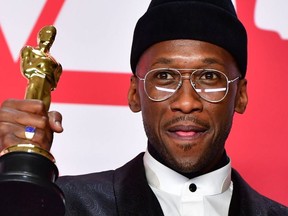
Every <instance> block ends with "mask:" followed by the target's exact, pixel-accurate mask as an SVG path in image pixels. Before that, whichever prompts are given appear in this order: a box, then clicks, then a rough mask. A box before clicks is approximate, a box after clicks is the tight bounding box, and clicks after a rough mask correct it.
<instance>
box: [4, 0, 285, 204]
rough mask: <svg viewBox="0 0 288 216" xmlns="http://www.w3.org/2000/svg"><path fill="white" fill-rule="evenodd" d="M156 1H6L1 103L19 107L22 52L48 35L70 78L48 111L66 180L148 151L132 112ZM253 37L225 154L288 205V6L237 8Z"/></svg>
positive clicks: (269, 1) (269, 2) (252, 2)
mask: <svg viewBox="0 0 288 216" xmlns="http://www.w3.org/2000/svg"><path fill="white" fill-rule="evenodd" d="M149 2H150V1H149V0H141V1H135V0H121V1H118V0H105V1H100V0H97V1H95V0H83V1H77V0H66V1H64V0H30V1H21V0H9V1H8V0H0V65H1V71H0V86H1V93H0V101H3V100H4V99H5V98H11V97H12V98H22V97H23V95H24V91H25V85H26V80H25V79H24V78H22V77H21V75H20V71H19V51H20V49H21V48H22V47H23V46H24V45H25V44H28V45H32V46H35V45H36V35H37V32H38V31H39V30H40V28H41V27H43V26H44V25H47V24H53V25H55V26H56V28H57V29H58V35H57V38H56V41H55V44H54V45H53V47H52V49H51V53H52V55H53V56H54V57H55V58H56V59H57V60H58V61H59V62H61V64H62V66H63V68H64V73H63V76H62V77H61V80H60V82H59V87H58V89H57V90H56V91H55V92H54V93H53V95H52V100H53V104H52V107H51V110H52V109H54V110H58V111H60V112H61V113H62V114H63V116H64V122H63V124H64V127H65V131H64V133H62V134H60V135H58V134H57V135H56V136H55V142H54V146H53V148H52V153H53V154H54V156H55V157H56V159H57V165H58V168H59V170H60V173H61V175H67V174H69V175H70V174H71V175H74V174H82V173H87V172H95V171H101V170H106V169H114V168H117V167H118V166H121V165H122V164H124V163H125V162H126V161H128V160H130V159H131V158H133V157H134V156H135V155H136V154H138V153H139V152H140V151H144V150H145V146H146V138H145V134H144V131H143V127H142V121H141V114H139V113H138V114H134V113H132V112H130V110H129V108H128V106H127V100H126V92H127V89H128V85H129V77H130V73H131V72H130V66H129V54H130V46H131V40H132V32H133V28H134V25H135V23H136V21H137V19H138V18H139V17H140V16H141V15H142V14H143V13H144V11H145V10H146V9H147V6H148V4H149ZM234 3H235V5H236V8H237V11H238V14H239V17H240V19H241V20H242V21H243V22H244V24H245V25H246V28H247V31H248V35H249V65H248V72H247V74H248V75H247V79H248V91H249V105H248V109H247V112H246V113H245V114H244V115H236V116H235V121H234V126H233V129H232V133H231V136H230V138H229V140H228V142H227V151H228V154H229V155H230V156H231V158H232V164H233V167H235V168H237V169H238V170H239V172H240V173H241V174H242V175H243V176H244V177H245V178H246V180H247V181H248V182H249V183H250V184H251V185H252V186H253V187H254V188H256V189H257V190H258V191H260V192H261V193H263V194H265V195H267V196H269V197H271V198H272V199H275V200H277V201H279V202H281V203H283V204H285V205H288V196H287V192H288V186H287V178H288V158H287V152H288V143H287V140H288V132H287V131H288V123H287V122H288V112H287V110H288V102H287V100H288V97H287V80H288V69H287V56H288V25H287V20H288V14H287V13H286V11H285V10H287V7H288V2H287V1H285V0H278V1H277V2H275V1H273V0H257V1H256V0H249V1H248V0H242V1H240V0H237V1H236V0H235V1H234Z"/></svg>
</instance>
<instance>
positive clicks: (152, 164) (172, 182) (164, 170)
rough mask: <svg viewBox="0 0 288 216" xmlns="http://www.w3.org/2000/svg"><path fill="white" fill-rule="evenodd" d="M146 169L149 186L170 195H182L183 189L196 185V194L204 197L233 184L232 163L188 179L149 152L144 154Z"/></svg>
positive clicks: (218, 192)
mask: <svg viewBox="0 0 288 216" xmlns="http://www.w3.org/2000/svg"><path fill="white" fill-rule="evenodd" d="M144 167H145V172H146V178H147V181H148V184H149V185H150V186H152V187H154V188H157V189H159V190H162V191H165V192H167V193H170V194H174V195H180V194H181V191H182V190H183V187H185V186H186V185H187V184H192V183H194V184H195V185H196V187H197V191H196V193H197V194H199V195H203V196H207V195H208V196H209V195H216V194H220V193H223V192H224V191H226V190H227V189H228V188H229V186H230V184H231V162H230V161H229V163H228V164H227V165H226V166H224V167H222V168H220V169H217V170H215V171H213V172H210V173H206V174H204V175H201V176H198V177H195V178H192V179H188V178H187V177H185V176H183V175H181V174H179V173H177V172H175V171H174V170H172V169H170V168H168V167H166V166H164V165H163V164H161V163H160V162H158V161H157V160H156V159H154V158H153V157H152V156H151V155H150V154H149V152H148V151H146V152H145V154H144Z"/></svg>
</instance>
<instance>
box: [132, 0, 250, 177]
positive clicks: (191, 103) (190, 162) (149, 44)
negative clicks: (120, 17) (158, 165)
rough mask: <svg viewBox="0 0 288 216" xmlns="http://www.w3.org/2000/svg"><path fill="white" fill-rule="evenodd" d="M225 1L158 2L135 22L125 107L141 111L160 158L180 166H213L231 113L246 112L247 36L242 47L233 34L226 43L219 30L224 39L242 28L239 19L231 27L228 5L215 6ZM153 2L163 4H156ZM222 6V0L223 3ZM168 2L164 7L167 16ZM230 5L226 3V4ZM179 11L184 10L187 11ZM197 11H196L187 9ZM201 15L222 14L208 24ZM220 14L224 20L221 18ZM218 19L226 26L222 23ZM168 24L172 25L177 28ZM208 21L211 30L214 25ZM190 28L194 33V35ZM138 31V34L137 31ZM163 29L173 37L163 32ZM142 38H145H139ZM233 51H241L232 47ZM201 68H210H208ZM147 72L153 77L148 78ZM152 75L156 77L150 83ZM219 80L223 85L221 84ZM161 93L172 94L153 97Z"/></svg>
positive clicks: (193, 168)
mask: <svg viewBox="0 0 288 216" xmlns="http://www.w3.org/2000/svg"><path fill="white" fill-rule="evenodd" d="M203 2H205V3H203ZM211 2H217V1H211ZM223 2H225V1H219V3H217V7H216V6H214V5H213V4H212V3H208V1H188V0H186V1H183V0H182V1H171V0H170V1H169V0H166V1H163V0H162V1H160V0H158V1H157V0H155V1H152V3H151V4H150V7H149V9H148V12H147V13H146V16H147V17H148V18H147V17H145V15H144V16H143V17H144V18H143V17H142V18H141V19H140V21H139V22H140V24H139V22H138V24H137V25H140V27H139V26H138V27H136V29H135V35H134V41H133V47H132V53H131V66H132V70H133V72H134V74H135V75H134V76H132V78H131V85H130V90H129V105H130V108H131V110H132V111H134V112H138V111H142V116H143V123H144V127H145V131H146V134H147V137H148V140H149V142H150V144H151V145H152V146H153V148H154V149H155V151H156V152H157V154H158V155H160V157H161V160H162V161H164V163H165V164H166V165H168V166H169V167H172V168H173V169H175V170H177V171H179V172H187V173H188V172H200V173H205V172H207V171H209V170H210V169H212V168H213V166H215V165H216V164H217V163H218V162H219V160H220V158H221V156H222V155H223V152H224V144H225V141H226V138H227V136H228V134H229V132H230V129H231V126H232V120H233V115H234V112H238V113H243V112H244V111H245V108H246V104H247V92H246V80H245V79H244V78H243V77H244V76H245V71H246V58H245V57H246V46H247V45H246V33H245V34H244V33H243V32H240V33H241V34H242V36H243V37H244V38H241V39H240V43H241V45H243V43H244V47H242V48H241V47H238V45H237V41H234V43H231V40H232V39H233V40H234V39H235V38H230V40H229V41H228V42H227V44H228V45H227V44H225V41H223V40H222V39H221V37H220V36H221V35H222V36H223V37H224V38H225V40H227V39H228V38H227V37H229V35H230V36H231V37H234V36H235V35H237V34H236V33H235V32H233V29H234V30H235V29H236V30H237V31H238V30H239V29H241V31H244V32H245V29H244V28H243V26H242V24H241V25H240V26H237V27H235V26H234V25H239V23H240V22H239V21H238V20H236V21H235V19H236V17H235V16H236V15H235V14H233V13H232V12H231V14H230V15H229V14H228V12H226V11H225V10H226V9H221V8H220V6H221V7H222V4H223ZM158 3H159V4H160V5H157V4H158ZM206 4H207V5H206ZM227 4H228V3H227V2H226V3H225V4H224V5H223V7H224V6H225V7H226V6H227ZM219 5H220V6H219ZM166 7H168V8H169V10H168V13H167V14H166V12H167V8H166ZM195 7H196V9H197V10H196V11H195ZM230 7H231V5H230V3H229V4H228V9H229V10H231V8H230ZM186 8H190V10H188V9H186ZM149 10H151V11H149ZM152 10H153V12H152ZM213 10H216V12H215V11H213ZM218 10H220V12H219V11H218ZM183 12H185V13H186V15H187V16H184V15H183ZM194 12H195V13H196V15H197V14H198V15H199V16H193V15H191V14H193V13H194ZM150 13H153V14H152V15H151V14H150ZM154 13H155V14H154ZM202 13H204V14H205V16H207V17H209V16H210V15H211V16H212V17H211V18H213V16H214V15H216V14H218V13H219V14H220V16H223V17H222V18H219V17H218V18H217V17H215V19H216V20H217V22H216V23H213V20H211V22H212V23H213V25H212V24H209V23H208V22H207V20H206V21H205V20H204V21H203V19H205V18H204V17H205V16H202ZM223 13H224V14H225V15H223ZM229 13H230V12H229ZM147 14H148V15H147ZM157 14H159V16H157ZM163 14H164V15H163ZM169 15H172V18H173V19H175V20H177V22H172V23H170V22H168V23H167V22H166V19H167V20H168V21H171V17H170V16H169ZM230 16H232V17H230ZM224 17H225V20H222V19H224ZM229 17H230V18H231V19H232V20H233V21H228V22H227V20H226V19H228V18H229ZM158 18H159V19H158ZM195 19H196V20H195ZM145 20H146V21H145ZM153 20H155V22H157V23H158V26H157V28H158V29H154V30H155V34H156V35H157V36H156V40H154V39H155V37H154V36H155V35H154V36H153V35H152V36H151V33H152V32H153V31H154V30H153V28H154V27H155V26H153V25H154V24H155V23H154V22H152V21H153ZM161 22H162V23H163V26H162V27H161V25H160V24H161ZM197 22H198V23H197ZM218 22H220V23H218ZM221 22H224V24H225V25H227V24H229V25H227V26H225V28H224V27H223V23H221ZM238 22H239V23H238ZM169 23H170V24H171V25H176V27H175V28H176V30H175V29H173V27H171V26H170V25H169ZM177 23H180V24H179V25H180V26H182V27H179V26H178V25H177ZM190 23H191V24H193V25H190ZM184 24H185V25H184ZM150 25H152V26H150ZM213 26H214V28H213V29H214V30H217V31H216V32H213V31H212V29H211V28H212V27H213ZM137 28H138V30H137ZM139 28H140V30H139ZM181 28H183V29H182V30H183V31H182V30H181ZM186 28H189V30H187V29H186ZM221 28H224V29H223V30H224V31H225V29H226V28H227V29H229V33H227V32H219V31H218V30H219V29H221ZM242 28H243V29H244V30H243V29H242ZM231 29H232V30H231ZM144 30H146V31H148V32H147V35H146V34H144V32H145V31H144ZM149 30H150V31H151V32H149ZM194 30H195V32H198V33H197V37H196V38H195V34H194V33H195V32H194ZM231 31H232V33H231ZM141 32H142V33H143V34H140V33H141ZM162 32H163V34H162ZM181 32H182V34H181ZM164 33H165V34H166V35H170V36H171V35H172V36H173V37H170V36H169V37H165V34H164ZM202 33H203V34H202ZM210 34H211V35H210ZM180 35H182V36H183V37H181V36H180ZM201 36H203V37H201ZM138 37H141V38H140V39H139V38H138ZM145 37H147V38H145ZM214 37H215V40H214ZM143 38H145V39H143ZM236 38H238V37H236ZM139 41H142V42H143V44H138V43H139ZM244 41H245V42H244ZM222 43H223V45H222ZM237 50H238V51H239V52H240V55H238V53H235V52H236V51H237ZM159 68H173V69H177V70H173V74H174V72H175V74H176V75H175V76H174V75H172V74H171V73H170V72H169V73H167V71H161V73H154V72H150V71H151V70H152V71H153V70H155V69H156V71H158V69H159ZM195 69H199V70H195ZM203 69H209V70H208V72H207V70H203ZM210 69H212V70H210ZM195 71H196V72H195ZM201 71H204V72H201ZM213 71H216V72H215V73H214V72H213ZM147 73H149V79H148V78H147V77H148V75H147ZM151 74H152V75H153V76H150V75H151ZM155 74H156V75H155ZM177 74H178V75H177ZM179 74H180V75H182V82H180V81H179V85H180V86H179V87H177V90H176V91H175V89H176V88H174V86H175V84H173V83H174V81H175V80H178V79H181V78H179V77H181V76H180V75H179ZM191 74H192V75H191ZM198 74H200V75H198ZM201 74H202V75H201ZM203 74H204V75H203ZM151 77H152V78H151ZM175 77H176V78H175ZM220 77H221V79H220ZM226 77H227V79H226ZM238 77H241V78H240V79H239V78H238ZM155 79H157V82H154V81H152V80H155ZM147 80H148V81H147ZM217 80H218V81H217ZM219 80H222V81H223V82H222V81H221V82H220V81H219ZM225 80H226V81H225ZM177 82H178V81H177ZM155 83H157V84H155ZM164 83H166V84H167V85H166V84H165V85H164ZM199 83H200V85H201V86H200V87H199ZM217 83H220V84H219V85H220V86H218V84H217ZM223 83H224V84H223ZM226 84H227V85H226ZM171 86H172V87H171ZM207 86H208V87H207ZM202 87H203V88H202ZM151 89H152V90H151ZM202 90H203V91H206V90H207V92H208V93H207V92H205V93H203V92H202ZM169 91H171V92H173V94H170V93H169ZM209 91H210V92H209ZM212 91H213V92H212ZM221 91H224V92H226V93H227V95H225V94H222V93H221ZM163 92H164V93H163ZM167 92H168V93H167ZM212 94H214V95H216V99H217V100H211V98H212V99H213V97H214V96H211V95H212ZM151 95H152V97H151ZM163 95H165V96H167V95H168V96H169V97H166V98H165V99H164V100H158V99H159V98H160V99H163V98H164V96H163ZM219 95H220V96H219ZM222 96H223V98H222ZM153 98H157V100H154V99H153ZM203 98H204V99H203ZM218 99H219V100H218ZM220 99H221V100H220Z"/></svg>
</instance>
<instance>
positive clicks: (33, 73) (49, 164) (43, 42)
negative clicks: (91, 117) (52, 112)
mask: <svg viewBox="0 0 288 216" xmlns="http://www.w3.org/2000/svg"><path fill="white" fill-rule="evenodd" d="M55 36H56V28H55V27H54V26H45V27H44V28H42V29H41V30H40V32H39V33H38V38H37V39H38V40H37V42H38V46H37V47H31V46H25V47H23V48H22V50H21V56H20V57H21V67H20V68H21V72H22V74H23V75H24V76H25V77H26V78H27V80H28V85H27V88H26V93H25V99H38V100H42V101H43V102H44V105H45V108H46V111H48V110H49V107H50V103H51V91H53V90H54V89H55V88H56V87H57V83H58V81H59V79H60V75H61V73H62V67H61V64H59V63H58V62H57V61H56V60H55V59H54V58H53V57H52V56H51V55H50V48H51V46H52V44H53V42H54V40H55ZM35 130H37V128H33V127H32V126H27V127H26V128H25V136H26V138H27V140H30V139H32V138H33V136H34V133H35ZM58 175H59V172H58V168H57V166H56V165H55V159H54V157H53V155H52V154H51V153H50V152H49V151H47V150H45V149H42V148H41V147H39V146H36V145H33V144H31V143H30V144H26V143H25V144H22V143H19V144H17V145H15V146H10V147H8V148H6V149H4V150H3V151H2V152H1V156H0V191H1V196H0V215H12V216H13V215H17V216H18V215H19V216H22V215H23V216H24V215H27V216H28V215H29V216H40V215H41V216H46V215H47V216H63V215H64V214H65V199H64V195H63V192H62V191H61V190H60V188H59V187H58V186H57V185H56V184H55V181H56V179H57V178H58Z"/></svg>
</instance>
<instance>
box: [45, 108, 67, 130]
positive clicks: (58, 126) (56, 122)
mask: <svg viewBox="0 0 288 216" xmlns="http://www.w3.org/2000/svg"><path fill="white" fill-rule="evenodd" d="M48 117H49V124H50V127H51V129H52V131H53V132H56V133H61V132H62V131H63V130H64V129H63V126H62V115H61V113H59V112H57V111H50V112H49V113H48Z"/></svg>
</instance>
